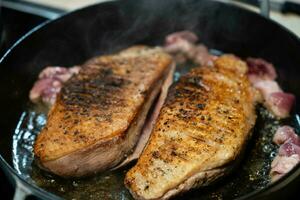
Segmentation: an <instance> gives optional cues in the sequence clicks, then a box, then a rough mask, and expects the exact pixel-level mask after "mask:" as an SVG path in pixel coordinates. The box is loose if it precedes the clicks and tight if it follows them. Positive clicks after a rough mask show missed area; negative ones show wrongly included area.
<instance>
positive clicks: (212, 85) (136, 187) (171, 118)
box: [125, 55, 256, 200]
mask: <svg viewBox="0 0 300 200" xmlns="http://www.w3.org/2000/svg"><path fill="white" fill-rule="evenodd" d="M246 73H247V66H246V64H245V63H244V62H242V61H241V60H239V59H238V58H236V57H234V56H231V55H224V56H221V57H220V58H218V59H217V60H216V61H214V67H198V68H194V69H193V70H191V71H190V72H189V73H188V74H186V75H184V76H182V77H181V78H180V80H179V82H178V83H176V84H175V85H173V86H171V88H170V89H169V93H168V97H167V100H166V102H165V104H164V106H163V108H162V110H161V112H160V115H159V117H158V120H157V122H156V125H155V127H154V129H153V132H152V134H151V137H150V140H149V142H148V145H147V146H146V147H145V149H144V151H143V153H142V155H141V156H140V158H139V160H138V162H137V164H136V165H135V166H134V167H133V168H132V169H130V170H129V171H128V172H127V174H126V177H125V185H126V187H127V188H128V189H129V190H130V192H131V194H132V195H133V197H134V198H135V199H147V200H148V199H169V198H170V197H172V196H174V195H176V194H178V193H181V192H184V191H187V190H189V189H191V188H194V187H198V186H204V185H208V184H210V183H212V182H213V181H215V180H216V179H217V178H219V177H221V176H223V175H224V174H227V173H229V172H230V171H231V170H232V169H233V166H234V165H235V163H237V161H238V156H239V155H241V152H242V150H243V148H244V146H245V144H246V141H247V139H248V138H249V136H250V135H251V129H252V128H253V126H254V124H255V120H256V114H255V95H254V90H253V88H252V87H251V86H250V83H249V81H248V78H247V75H246Z"/></svg>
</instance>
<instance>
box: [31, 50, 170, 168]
mask: <svg viewBox="0 0 300 200" xmlns="http://www.w3.org/2000/svg"><path fill="white" fill-rule="evenodd" d="M170 63H171V59H170V57H169V56H168V55H167V54H165V53H163V52H162V50H161V49H159V48H146V47H133V48H129V49H127V50H125V51H122V52H121V53H119V54H116V55H109V56H101V57H98V58H97V59H93V62H89V64H86V65H85V66H84V67H83V69H82V70H81V71H80V72H79V74H78V75H76V76H74V77H72V78H71V79H70V80H69V81H68V82H67V83H66V85H65V86H64V87H63V89H62V91H61V93H60V95H59V96H58V99H57V101H56V103H55V104H54V106H53V107H52V109H51V110H50V112H49V114H48V121H47V124H46V126H45V128H44V129H43V130H42V131H41V133H40V134H39V135H38V138H37V140H36V142H35V146H34V152H35V156H36V157H37V158H38V159H39V160H40V162H41V163H43V162H46V161H52V160H56V159H59V158H61V157H63V156H66V155H68V154H71V153H75V152H77V151H81V150H82V149H86V148H90V147H91V146H92V145H95V144H97V146H99V145H100V146H105V145H113V141H114V140H117V139H119V138H124V139H125V138H126V137H127V136H126V130H127V129H128V127H129V126H130V125H131V122H132V121H133V120H134V119H135V117H137V115H138V112H139V110H140V109H141V106H142V105H143V103H144V101H145V99H146V98H147V95H149V94H150V93H151V91H152V89H153V88H152V86H153V85H154V84H155V83H156V82H157V81H158V80H159V79H161V78H162V77H163V76H164V75H163V74H164V73H165V71H166V70H167V68H168V66H169V65H170ZM99 142H100V143H101V144H99ZM122 153H123V152H120V154H122ZM78 159H80V158H78ZM77 162H78V161H77ZM69 164H70V165H72V163H69Z"/></svg>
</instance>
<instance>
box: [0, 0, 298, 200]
mask: <svg viewBox="0 0 300 200" xmlns="http://www.w3.org/2000/svg"><path fill="white" fill-rule="evenodd" d="M204 1H208V2H209V1H210V0H204ZM119 2H120V3H121V1H119ZM119 2H118V1H115V0H111V1H107V2H102V3H98V4H94V5H90V6H87V7H84V8H80V9H76V10H74V11H71V12H68V13H65V14H62V15H61V16H60V17H58V18H56V19H54V20H47V21H45V22H43V23H42V24H40V25H38V26H36V27H35V28H33V29H32V30H30V31H29V32H27V33H26V34H25V35H23V36H22V37H21V38H20V39H18V40H17V41H16V42H15V43H14V44H13V45H12V46H11V47H10V48H9V49H8V50H7V51H6V52H5V53H4V54H3V56H2V57H1V59H0V65H1V64H2V63H3V61H4V60H5V59H6V58H7V57H8V56H9V55H10V54H11V52H12V51H13V50H14V49H15V48H16V47H18V46H19V45H20V44H22V42H23V41H24V40H26V39H28V38H29V39H30V36H32V35H33V34H35V33H37V32H38V31H39V30H41V29H44V28H45V27H46V28H47V25H49V24H52V23H55V22H57V21H59V20H61V19H62V18H64V17H66V16H72V15H73V14H74V13H75V14H77V13H79V12H80V11H82V10H87V9H90V8H92V7H98V6H103V5H114V4H117V5H118V4H119ZM214 2H215V3H216V4H220V5H222V6H228V7H231V8H233V9H236V10H240V11H243V12H244V13H247V14H248V15H252V16H255V17H258V18H261V19H263V20H265V21H267V22H268V23H271V24H272V25H274V26H278V27H279V28H280V29H281V30H282V31H283V32H285V33H287V34H288V36H289V37H291V39H293V40H295V41H297V43H298V44H299V45H300V37H299V36H297V35H296V34H295V33H293V32H292V31H291V30H289V29H288V28H286V27H284V26H283V25H281V24H279V23H278V22H276V21H274V20H272V19H268V18H266V17H264V16H261V15H260V14H258V13H255V12H253V11H250V10H247V9H246V8H242V7H239V6H237V5H235V4H230V3H226V2H223V1H219V0H214ZM0 167H1V168H2V170H3V171H5V172H6V173H5V174H6V176H11V177H12V178H13V179H14V181H16V180H15V179H16V178H18V180H19V181H21V182H22V183H23V184H25V185H26V186H27V187H29V189H30V190H31V191H33V193H32V194H33V195H37V196H40V197H42V198H44V199H61V198H60V197H59V196H57V195H55V194H53V193H51V192H47V191H46V190H44V189H42V188H40V187H38V186H36V185H34V184H31V183H29V182H28V181H27V180H26V179H25V178H24V177H22V175H21V174H18V173H17V171H16V170H15V169H13V168H12V166H11V165H9V164H8V163H7V162H6V160H5V159H4V158H3V157H2V155H1V154H0ZM7 171H8V173H7ZM298 176H300V164H298V165H297V166H296V167H294V169H293V170H291V171H290V172H289V173H288V174H286V175H285V176H284V177H282V178H281V179H280V180H279V181H276V182H274V183H272V184H269V185H267V186H266V187H264V188H262V189H259V190H254V191H252V192H250V193H248V194H245V195H243V196H240V197H238V198H236V200H245V199H251V198H253V197H257V196H259V195H261V196H264V195H267V194H268V193H270V192H274V191H278V190H280V189H282V188H283V187H285V186H286V185H287V184H288V183H290V182H292V181H293V180H294V179H295V178H296V177H298Z"/></svg>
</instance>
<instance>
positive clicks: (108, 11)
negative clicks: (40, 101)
mask: <svg viewBox="0 0 300 200" xmlns="http://www.w3.org/2000/svg"><path fill="white" fill-rule="evenodd" d="M178 30H191V31H194V32H196V33H197V35H199V36H200V40H201V41H202V42H203V43H204V44H205V45H207V46H208V47H209V48H213V49H218V50H221V51H223V52H230V53H234V54H236V55H238V56H240V57H247V56H252V57H262V58H264V59H266V60H268V61H271V62H272V63H274V65H275V66H276V68H277V72H278V74H279V78H278V80H279V84H280V85H281V86H282V87H283V88H284V89H285V90H286V91H289V92H292V93H294V94H295V95H296V97H297V98H298V99H299V98H300V78H299V76H300V68H299V63H300V56H299V52H300V41H299V38H297V37H296V36H295V35H293V34H292V33H290V32H289V31H288V30H286V29H285V28H283V27H282V26H280V25H279V24H277V23H275V22H273V21H271V20H268V19H267V18H265V17H262V16H260V15H258V14H255V13H252V12H249V11H247V10H244V9H241V8H238V7H235V6H233V5H230V4H227V3H222V2H218V1H211V0H164V1H162V0H152V1H147V0H140V1H134V0H127V1H115V2H106V3H102V4H98V5H94V6H90V7H87V8H84V9H81V10H77V11H75V12H72V13H69V14H66V15H64V16H62V17H60V18H58V19H56V20H54V21H48V22H46V23H44V24H42V25H40V26H38V27H37V28H35V29H34V30H32V31H31V32H30V33H28V34H26V35H25V36H24V37H22V38H21V39H20V40H19V41H18V42H17V43H15V44H14V45H13V46H12V47H11V48H10V49H9V50H8V51H7V53H6V54H5V55H4V56H3V57H2V59H1V73H0V94H1V95H2V96H1V98H0V109H1V115H0V127H1V128H0V131H1V139H0V153H1V157H0V166H1V168H2V169H3V171H4V172H5V174H6V175H7V177H8V178H9V180H10V181H11V183H13V184H14V185H15V187H16V193H15V199H24V198H25V197H26V196H27V195H34V196H36V197H38V198H41V199H59V197H58V196H56V195H54V194H52V193H50V192H47V191H45V190H43V189H41V188H39V187H38V186H36V185H35V184H34V182H31V181H29V180H28V179H26V177H25V175H24V174H22V173H21V171H20V170H18V171H17V170H16V169H15V167H14V166H15V164H16V163H15V162H16V160H14V159H13V153H14V152H13V151H12V149H13V148H14V144H15V143H14V142H13V133H15V131H16V130H17V129H16V127H17V125H18V122H19V120H20V117H22V113H24V110H25V109H26V108H27V107H28V102H29V101H28V92H29V90H30V88H31V87H32V85H33V83H34V81H35V80H36V78H37V76H38V73H39V72H40V71H41V70H42V68H43V67H45V66H48V65H60V66H72V65H75V64H78V63H82V62H84V61H85V60H87V59H88V58H91V57H93V56H95V55H99V54H105V53H111V52H115V51H118V50H120V49H123V48H126V47H128V46H131V45H134V44H148V45H159V44H162V42H163V40H164V37H165V36H166V35H167V34H169V33H172V32H175V31H178ZM299 111H300V106H299V105H296V106H295V111H294V113H295V114H294V116H295V119H296V120H298V119H299V116H298V115H297V113H299ZM297 125H298V124H297V123H296V126H297ZM22 162H23V161H22V160H20V163H21V164H22ZM299 178H300V167H299V166H297V167H296V168H294V170H292V171H291V172H290V173H289V174H288V175H287V176H285V177H284V178H282V179H281V180H280V181H278V182H275V183H274V184H271V185H268V186H266V187H264V188H263V189H260V190H255V191H251V192H249V193H247V194H244V195H243V196H239V197H238V198H239V199H251V198H255V199H265V198H268V199H282V198H285V197H288V194H289V193H291V192H295V191H296V188H297V186H298V185H299V183H300V180H299ZM237 189H238V188H237ZM199 194H201V189H198V190H196V191H194V192H193V194H192V195H190V196H189V194H186V196H184V199H198V198H199V196H198V195H199ZM233 198H235V196H232V198H231V199H233Z"/></svg>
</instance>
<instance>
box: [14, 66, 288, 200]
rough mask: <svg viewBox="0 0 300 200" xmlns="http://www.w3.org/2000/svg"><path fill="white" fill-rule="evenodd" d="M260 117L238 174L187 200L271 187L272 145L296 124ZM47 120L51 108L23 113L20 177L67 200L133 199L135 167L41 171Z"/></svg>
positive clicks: (17, 145)
mask: <svg viewBox="0 0 300 200" xmlns="http://www.w3.org/2000/svg"><path fill="white" fill-rule="evenodd" d="M191 67H193V65H192V64H186V65H181V66H177V70H176V73H175V74H174V79H175V80H176V79H178V78H179V77H180V76H181V74H183V73H185V72H187V71H188V70H189V69H190V68H191ZM257 113H258V119H257V123H256V126H255V128H254V130H253V137H252V138H251V140H250V141H249V144H248V146H247V148H246V151H245V153H244V155H243V156H242V158H241V160H240V162H241V163H240V165H239V166H238V167H237V169H238V170H235V171H234V172H233V173H232V174H231V175H229V176H228V177H226V178H225V179H222V180H220V181H219V182H216V183H215V184H213V185H212V186H208V187H203V188H198V189H194V190H192V191H191V192H188V193H186V194H184V198H185V199H190V200H192V199H199V198H201V199H233V198H236V197H240V196H243V195H246V194H248V193H249V192H252V191H254V190H260V189H262V188H264V187H266V186H267V185H268V184H269V183H270V180H269V170H270V163H271V162H272V160H273V158H274V157H275V155H276V152H277V147H276V145H274V144H273V143H272V137H273V134H274V132H275V130H276V128H277V127H278V126H279V125H280V124H282V123H284V124H287V123H288V124H292V123H293V120H292V118H291V119H289V120H285V121H279V120H276V119H275V118H273V117H272V115H270V114H269V113H268V111H266V110H265V109H264V108H263V107H261V106H258V107H257ZM46 118H47V108H45V107H44V106H42V105H31V104H30V105H29V106H28V109H26V110H25V111H24V112H23V113H22V115H21V117H20V120H19V123H18V125H17V127H16V130H15V133H14V136H13V164H14V168H15V169H16V170H17V171H18V173H20V174H21V175H22V176H24V177H25V178H26V179H27V180H28V181H29V182H31V183H33V184H36V185H37V186H39V187H41V188H43V189H45V190H46V191H49V192H52V193H54V194H57V195H58V196H60V197H63V198H66V199H84V198H86V197H89V199H111V200H119V199H122V200H125V199H126V200H127V199H128V200H129V199H132V197H131V195H130V194H129V192H128V191H127V189H126V188H125V186H124V185H123V180H124V176H125V174H126V172H127V170H128V169H130V167H131V166H132V165H133V164H134V163H132V164H131V165H129V166H127V167H124V168H122V169H119V170H117V171H107V172H104V173H100V174H98V175H95V176H92V177H87V178H83V179H63V178H60V177H57V176H55V175H52V174H50V173H47V172H44V171H42V170H41V169H39V167H37V165H36V164H35V162H34V155H33V152H32V150H33V144H34V140H35V137H36V136H37V134H38V133H39V132H40V130H41V129H42V127H43V126H44V125H45V123H46V120H47V119H46ZM180 198H181V197H180V196H179V197H178V199H180Z"/></svg>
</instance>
